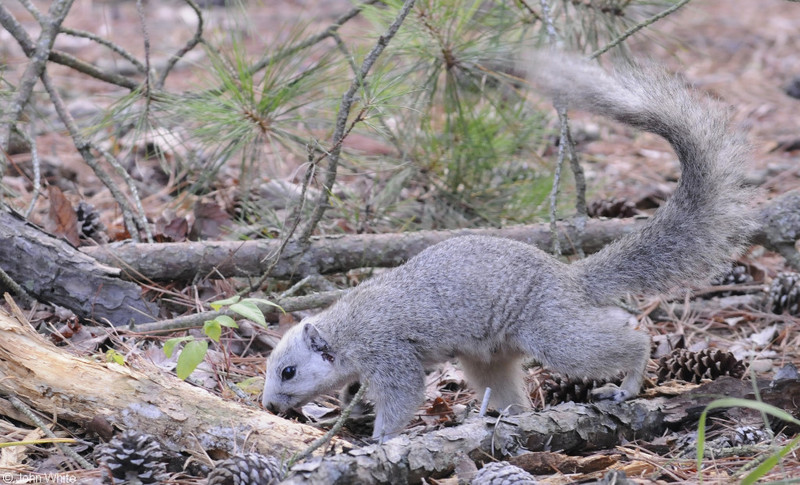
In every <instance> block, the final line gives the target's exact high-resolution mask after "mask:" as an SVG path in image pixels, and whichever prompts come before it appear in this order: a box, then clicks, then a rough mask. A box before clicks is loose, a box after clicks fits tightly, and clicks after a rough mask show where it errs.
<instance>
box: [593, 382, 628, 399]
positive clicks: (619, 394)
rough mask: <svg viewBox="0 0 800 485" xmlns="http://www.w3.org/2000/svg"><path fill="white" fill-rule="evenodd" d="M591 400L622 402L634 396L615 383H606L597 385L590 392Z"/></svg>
mask: <svg viewBox="0 0 800 485" xmlns="http://www.w3.org/2000/svg"><path fill="white" fill-rule="evenodd" d="M591 397H592V401H614V402H622V401H627V400H628V399H630V398H632V397H634V396H633V394H631V392H630V391H628V390H626V389H623V388H621V387H619V386H618V385H616V384H606V385H604V386H602V387H598V388H597V389H594V390H593V391H592V392H591Z"/></svg>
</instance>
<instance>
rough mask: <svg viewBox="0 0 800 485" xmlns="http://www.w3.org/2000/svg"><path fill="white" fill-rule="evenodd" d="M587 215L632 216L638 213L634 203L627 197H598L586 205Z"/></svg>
mask: <svg viewBox="0 0 800 485" xmlns="http://www.w3.org/2000/svg"><path fill="white" fill-rule="evenodd" d="M586 212H587V214H588V215H589V217H616V218H623V217H633V216H635V215H637V214H639V210H638V209H637V208H636V204H634V203H633V202H632V201H630V200H628V199H617V198H616V197H615V198H611V199H599V200H594V201H592V202H591V203H589V205H588V206H587V207H586Z"/></svg>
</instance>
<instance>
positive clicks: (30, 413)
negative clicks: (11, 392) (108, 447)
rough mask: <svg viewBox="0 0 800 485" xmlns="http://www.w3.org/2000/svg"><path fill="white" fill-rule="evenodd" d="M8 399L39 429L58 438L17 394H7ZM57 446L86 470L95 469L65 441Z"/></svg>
mask: <svg viewBox="0 0 800 485" xmlns="http://www.w3.org/2000/svg"><path fill="white" fill-rule="evenodd" d="M7 399H8V402H10V403H11V404H12V405H13V406H14V407H15V408H17V410H18V411H19V412H21V413H22V414H24V415H25V417H27V418H28V419H30V420H31V422H33V423H34V424H36V426H38V427H39V429H41V430H42V431H43V432H44V434H45V435H47V436H49V437H50V438H56V439H58V437H57V436H56V435H55V433H53V431H52V430H50V427H49V426H47V424H45V423H44V421H42V420H41V419H39V416H37V415H36V414H34V412H33V411H32V410H31V408H29V407H28V406H27V405H26V404H25V403H24V402H22V401H20V400H19V398H18V397H16V396H7ZM56 446H58V447H59V448H60V449H61V452H62V453H64V454H65V455H67V456H68V457H70V458H72V459H73V460H75V462H76V463H78V464H79V465H80V466H81V467H83V469H85V470H93V469H94V465H92V464H91V463H89V462H88V461H86V459H85V458H84V457H82V456H81V455H79V454H77V453H76V452H75V450H73V449H72V448H70V447H69V446H67V445H65V444H63V443H56Z"/></svg>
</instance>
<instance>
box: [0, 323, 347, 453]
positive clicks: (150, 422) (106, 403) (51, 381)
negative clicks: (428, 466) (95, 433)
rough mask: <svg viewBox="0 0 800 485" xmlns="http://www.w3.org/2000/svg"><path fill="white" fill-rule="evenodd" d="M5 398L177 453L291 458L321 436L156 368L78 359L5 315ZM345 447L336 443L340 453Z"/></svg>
mask: <svg viewBox="0 0 800 485" xmlns="http://www.w3.org/2000/svg"><path fill="white" fill-rule="evenodd" d="M0 333H1V334H2V335H3V339H2V340H0V395H6V396H16V397H17V398H19V399H21V400H22V401H23V402H25V403H26V404H28V405H29V406H31V407H32V408H34V409H37V410H39V411H41V412H42V413H44V414H46V415H48V416H53V417H55V418H57V419H59V420H66V421H70V422H73V423H78V424H80V425H82V426H86V425H87V424H88V423H89V422H91V421H92V420H93V419H103V420H105V421H107V422H108V423H110V424H111V425H113V426H114V427H116V428H117V429H136V430H138V431H141V432H143V433H148V434H152V435H154V436H157V437H158V438H159V440H161V441H162V442H163V443H164V444H165V445H166V446H167V447H169V448H170V449H173V450H175V451H180V450H185V449H197V448H198V446H199V447H202V448H203V450H204V451H205V452H213V450H221V451H224V452H227V453H233V452H235V451H237V450H241V449H242V446H243V445H244V444H245V442H246V445H247V447H248V449H253V450H256V451H258V452H259V453H262V454H265V455H272V456H275V457H278V458H287V459H288V458H289V457H290V456H292V455H293V454H294V453H298V452H301V451H303V450H304V449H305V448H306V447H307V446H308V444H309V443H311V442H312V441H314V439H316V438H318V437H320V436H322V432H321V431H319V430H317V429H315V428H312V427H310V426H305V425H301V424H297V423H292V422H290V421H287V420H284V419H280V418H278V417H276V416H274V415H272V414H270V413H267V412H265V411H262V410H260V409H258V408H255V407H246V406H244V405H242V404H239V403H236V402H231V401H225V400H223V399H221V398H219V397H217V396H215V395H213V394H211V393H209V392H207V391H205V390H203V389H200V388H197V387H194V386H192V385H190V384H188V383H186V382H184V381H182V380H180V379H178V378H177V377H175V376H172V375H169V374H167V373H165V372H163V371H162V370H160V369H158V368H157V367H155V366H154V365H152V364H150V363H149V362H146V361H143V360H140V359H131V360H133V361H134V362H133V363H132V364H130V365H128V366H124V367H123V366H120V365H117V364H114V363H102V362H97V361H96V360H89V359H84V358H81V357H76V356H74V355H72V354H70V353H69V352H67V351H66V350H65V349H64V348H61V347H56V346H54V345H53V344H52V343H50V342H48V341H47V340H46V339H45V338H43V337H42V336H41V335H39V334H38V333H36V332H35V331H34V330H33V329H32V328H31V327H30V325H29V324H28V323H26V322H21V321H19V320H17V319H15V318H13V317H11V316H10V315H8V314H7V313H5V312H4V311H0ZM341 445H342V442H341V441H340V440H337V439H335V438H334V439H333V441H332V446H333V447H334V449H341Z"/></svg>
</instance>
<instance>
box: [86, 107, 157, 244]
mask: <svg viewBox="0 0 800 485" xmlns="http://www.w3.org/2000/svg"><path fill="white" fill-rule="evenodd" d="M148 99H150V98H149V97H148ZM89 146H91V147H92V148H93V149H94V150H95V151H96V152H98V153H99V154H101V155H102V156H103V158H105V160H106V162H107V163H108V164H109V165H111V167H112V168H113V169H114V171H116V172H117V175H119V176H120V177H122V179H123V180H124V181H125V184H126V185H127V186H128V190H130V191H131V198H132V199H133V203H134V205H135V206H136V211H137V212H138V213H139V218H138V220H137V225H138V227H139V229H141V230H142V231H144V235H145V238H146V239H147V242H149V243H152V242H153V233H152V231H151V230H150V224H148V222H147V215H146V214H145V211H144V207H143V206H142V198H141V197H139V189H137V188H136V182H135V181H134V180H133V177H131V174H130V173H128V171H127V170H125V168H124V167H123V166H122V165H120V163H119V162H118V161H117V159H116V157H114V155H112V154H111V153H109V152H108V150H104V149H102V148H100V147H99V146H97V145H96V144H94V143H91V142H90V143H89Z"/></svg>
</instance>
